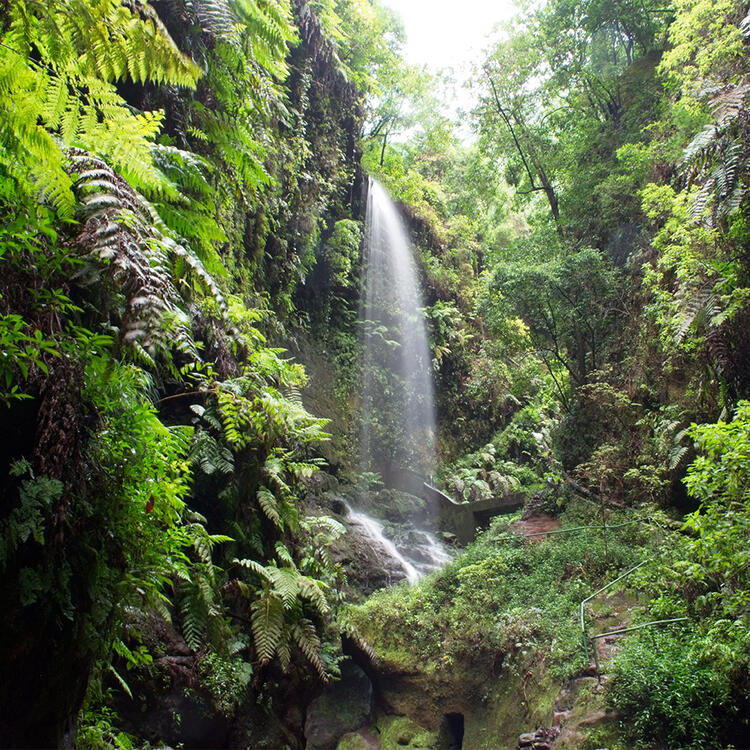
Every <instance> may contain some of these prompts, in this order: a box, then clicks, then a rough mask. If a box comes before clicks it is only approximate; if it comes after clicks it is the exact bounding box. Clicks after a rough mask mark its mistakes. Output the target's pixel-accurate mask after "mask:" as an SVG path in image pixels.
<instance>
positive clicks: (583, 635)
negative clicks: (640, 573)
mask: <svg viewBox="0 0 750 750" xmlns="http://www.w3.org/2000/svg"><path fill="white" fill-rule="evenodd" d="M651 560H653V557H649V558H648V559H647V560H643V561H642V562H639V563H638V565H634V566H633V567H632V568H630V569H629V570H626V571H625V572H624V573H623V574H622V575H619V576H617V578H615V580H614V581H610V582H609V583H608V584H606V585H605V586H602V587H601V588H600V589H598V590H597V591H595V592H594V593H593V594H591V595H590V596H587V597H586V598H585V599H584V600H583V601H582V602H581V606H580V613H581V638H582V640H583V650H584V652H585V653H586V661H587V662H588V660H589V643H588V640H589V639H588V635H587V634H586V623H585V622H584V616H583V607H584V605H585V604H586V602H588V601H591V599H593V598H594V597H595V596H598V595H599V594H601V593H602V591H606V590H607V589H608V588H610V587H611V586H614V585H615V584H616V583H617V582H618V581H621V580H622V579H623V578H627V577H628V576H629V575H630V574H631V573H633V572H634V571H636V570H638V568H641V567H643V566H644V565H645V564H646V563H647V562H651Z"/></svg>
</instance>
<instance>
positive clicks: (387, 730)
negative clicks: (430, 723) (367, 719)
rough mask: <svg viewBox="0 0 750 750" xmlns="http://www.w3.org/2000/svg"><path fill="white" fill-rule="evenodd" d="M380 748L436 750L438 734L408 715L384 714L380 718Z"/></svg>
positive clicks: (378, 726) (382, 749) (389, 749)
mask: <svg viewBox="0 0 750 750" xmlns="http://www.w3.org/2000/svg"><path fill="white" fill-rule="evenodd" d="M377 729H378V731H379V732H380V750H404V748H413V750H417V749H418V748H419V749H420V750H435V748H437V747H438V734H437V732H431V731H430V730H429V729H425V728H424V727H423V726H420V725H419V724H417V723H416V722H415V721H412V720H411V719H410V718H409V717H408V716H383V717H382V718H380V719H378V722H377Z"/></svg>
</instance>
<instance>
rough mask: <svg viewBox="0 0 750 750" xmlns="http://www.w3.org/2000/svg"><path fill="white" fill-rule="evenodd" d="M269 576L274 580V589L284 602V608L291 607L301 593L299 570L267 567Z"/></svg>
mask: <svg viewBox="0 0 750 750" xmlns="http://www.w3.org/2000/svg"><path fill="white" fill-rule="evenodd" d="M266 572H267V574H268V576H269V578H270V579H271V580H272V581H273V591H274V594H275V595H276V596H278V597H279V599H280V600H281V601H282V602H283V604H284V609H291V608H292V607H293V606H294V603H295V602H296V601H297V594H298V593H299V580H300V574H299V571H297V570H294V569H292V568H275V567H273V566H272V565H269V566H268V567H267V568H266Z"/></svg>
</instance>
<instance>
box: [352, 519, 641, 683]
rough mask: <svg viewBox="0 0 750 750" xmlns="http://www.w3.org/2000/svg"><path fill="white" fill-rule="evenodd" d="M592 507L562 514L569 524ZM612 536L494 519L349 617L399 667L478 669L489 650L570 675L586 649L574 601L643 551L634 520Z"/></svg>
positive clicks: (517, 664) (518, 667) (516, 667)
mask: <svg viewBox="0 0 750 750" xmlns="http://www.w3.org/2000/svg"><path fill="white" fill-rule="evenodd" d="M586 517H587V514H586V513H582V514H578V513H573V512H571V513H569V514H568V516H565V515H563V528H564V527H565V525H567V524H570V525H573V526H577V525H581V523H585V522H586V521H585V520H584V519H586ZM611 521H612V522H614V518H612V519H611ZM589 522H590V515H589ZM612 536H614V535H610V538H609V540H608V544H605V540H604V538H603V537H602V536H601V535H600V534H598V533H596V532H592V533H590V534H588V535H583V534H581V533H580V532H579V533H577V534H575V533H574V534H570V535H567V536H566V537H565V539H564V541H562V542H561V540H560V538H559V537H558V538H556V539H554V540H550V541H539V542H529V541H524V540H522V539H521V538H520V537H518V536H516V535H515V534H514V533H513V532H511V531H510V530H509V528H508V521H507V520H502V521H500V520H496V521H495V522H493V524H492V526H491V527H490V530H489V531H487V532H486V533H485V534H483V535H482V536H481V537H480V538H479V540H478V541H477V542H475V543H474V544H473V545H470V546H469V547H468V548H467V550H466V551H465V552H464V553H463V554H462V555H459V556H458V557H457V558H456V559H455V560H454V561H453V562H451V563H448V565H446V566H445V567H443V568H442V569H441V570H440V571H439V572H437V573H435V574H434V575H432V576H430V577H429V578H427V579H425V581H424V582H420V584H419V585H417V586H413V587H409V588H407V587H399V588H394V589H390V590H387V591H383V592H379V593H377V594H375V595H373V596H372V597H371V598H370V599H369V600H368V601H367V602H365V604H363V605H361V606H360V607H358V608H357V609H356V610H353V611H352V612H351V618H352V620H353V622H354V623H355V624H356V625H357V626H358V627H359V628H360V629H361V631H362V633H363V635H364V636H365V637H366V638H367V639H368V641H369V642H370V643H371V644H372V645H373V647H374V649H375V651H376V653H377V654H378V656H379V657H380V658H383V659H387V660H388V661H392V662H395V663H396V664H398V665H399V666H400V668H404V669H418V670H420V671H425V672H427V673H436V674H440V673H441V672H453V671H454V670H461V669H466V670H467V671H468V673H469V674H474V673H476V671H477V670H476V665H477V663H478V661H477V660H478V659H483V660H485V661H486V662H488V664H491V663H497V662H498V661H499V660H502V664H503V669H505V668H506V666H507V668H509V669H511V670H513V671H514V673H517V674H523V672H525V670H526V669H528V668H529V664H537V663H538V662H539V660H542V661H543V662H544V663H545V664H546V665H547V666H548V667H551V668H552V669H553V670H554V671H555V672H556V673H558V674H560V675H561V676H564V675H568V674H571V673H574V672H575V671H576V670H577V669H578V668H579V667H580V659H581V658H582V655H581V651H580V630H577V628H576V620H575V617H574V612H575V611H576V607H577V603H578V602H580V600H581V599H583V598H584V597H585V596H586V595H587V594H588V593H590V591H591V590H593V589H594V588H595V586H596V584H597V583H598V582H599V581H602V580H603V579H604V578H606V577H607V576H613V575H614V573H615V571H616V570H618V569H620V568H621V567H626V566H628V565H630V564H631V563H632V562H633V561H636V560H638V559H639V558H640V556H641V555H642V554H643V551H642V549H640V545H643V544H644V543H645V538H644V537H643V535H642V534H641V532H640V531H638V530H637V528H636V527H632V526H631V527H625V528H624V529H623V530H621V533H619V534H617V535H616V536H615V538H614V539H612ZM469 665H473V666H472V667H470V666H469Z"/></svg>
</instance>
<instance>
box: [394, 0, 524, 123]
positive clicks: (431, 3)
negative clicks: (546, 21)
mask: <svg viewBox="0 0 750 750" xmlns="http://www.w3.org/2000/svg"><path fill="white" fill-rule="evenodd" d="M382 1H383V3H384V4H385V5H387V6H388V7H390V8H393V10H395V11H396V12H397V13H398V14H399V15H400V16H401V19H402V21H403V23H404V27H405V29H406V36H407V39H406V44H405V46H404V57H405V58H406V60H407V62H409V63H412V64H413V65H419V66H422V65H426V66H427V68H428V69H429V70H430V72H433V73H437V72H438V71H440V70H445V71H446V72H448V73H449V74H451V77H452V78H453V79H454V80H455V83H456V86H455V90H454V92H453V96H454V97H455V99H454V100H453V101H452V102H451V104H452V106H450V105H449V106H450V109H451V110H452V111H451V112H446V114H449V115H454V116H455V115H456V114H457V112H458V110H460V109H463V110H468V109H471V107H472V106H473V105H474V98H473V96H472V94H471V93H470V92H469V91H467V90H466V89H464V88H463V83H464V82H465V81H466V80H468V78H469V77H470V76H471V73H472V69H473V68H474V67H476V66H477V65H479V64H480V63H481V62H482V59H483V56H484V55H483V50H484V49H485V48H486V47H487V46H488V44H489V37H490V36H491V35H492V32H493V31H494V30H495V29H496V27H497V26H498V24H502V23H504V22H505V21H508V20H509V19H510V18H511V17H512V16H513V15H514V14H515V13H516V12H517V11H518V8H517V7H516V5H515V3H514V2H513V0H496V1H495V2H493V0H458V1H457V0H382ZM451 98H453V97H451Z"/></svg>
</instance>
